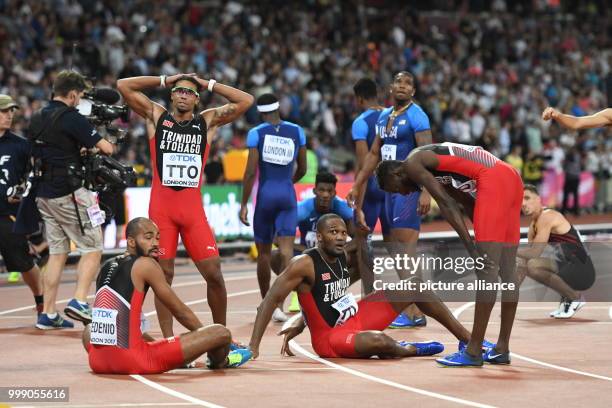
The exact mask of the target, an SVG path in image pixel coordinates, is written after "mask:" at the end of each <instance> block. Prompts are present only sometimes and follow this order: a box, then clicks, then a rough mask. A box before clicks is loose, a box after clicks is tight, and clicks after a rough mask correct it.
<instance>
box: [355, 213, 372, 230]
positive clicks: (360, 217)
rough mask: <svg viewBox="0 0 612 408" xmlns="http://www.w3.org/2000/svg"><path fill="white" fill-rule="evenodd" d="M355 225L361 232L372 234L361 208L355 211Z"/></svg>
mask: <svg viewBox="0 0 612 408" xmlns="http://www.w3.org/2000/svg"><path fill="white" fill-rule="evenodd" d="M355 224H357V227H359V229H360V230H362V231H366V232H370V227H368V224H366V220H365V214H364V213H363V210H362V209H361V208H357V209H355Z"/></svg>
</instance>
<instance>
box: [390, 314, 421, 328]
mask: <svg viewBox="0 0 612 408" xmlns="http://www.w3.org/2000/svg"><path fill="white" fill-rule="evenodd" d="M424 326H427V319H426V318H425V316H420V317H417V318H416V319H414V320H413V319H411V318H410V317H408V316H407V315H405V314H404V313H400V314H398V315H397V317H396V318H395V320H393V322H391V324H390V325H389V328H390V329H405V328H410V327H424Z"/></svg>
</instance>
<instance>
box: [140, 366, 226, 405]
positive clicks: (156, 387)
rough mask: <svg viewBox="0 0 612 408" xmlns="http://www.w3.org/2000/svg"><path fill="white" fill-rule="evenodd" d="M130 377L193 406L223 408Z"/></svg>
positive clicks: (151, 382) (146, 380)
mask: <svg viewBox="0 0 612 408" xmlns="http://www.w3.org/2000/svg"><path fill="white" fill-rule="evenodd" d="M130 377H132V378H134V379H135V380H138V381H140V382H141V383H143V384H145V385H148V386H149V387H151V388H154V389H156V390H158V391H161V392H163V393H164V394H168V395H171V396H173V397H176V398H179V399H182V400H185V401H189V402H191V403H192V404H195V405H199V406H201V407H209V408H223V406H222V405H217V404H213V403H212V402H208V401H203V400H201V399H197V398H195V397H192V396H191V395H187V394H183V393H182V392H178V391H175V390H173V389H172V388H168V387H166V386H164V385H161V384H158V383H156V382H155V381H151V380H148V379H146V378H144V377H143V376H140V375H137V374H132V375H130Z"/></svg>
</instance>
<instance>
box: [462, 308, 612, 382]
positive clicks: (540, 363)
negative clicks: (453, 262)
mask: <svg viewBox="0 0 612 408" xmlns="http://www.w3.org/2000/svg"><path fill="white" fill-rule="evenodd" d="M475 304H476V303H475V302H468V303H466V304H464V305H461V306H460V307H458V308H457V309H455V311H454V312H453V315H454V316H455V318H456V319H459V316H460V315H461V313H463V312H464V311H465V310H467V309H468V308H470V307H471V306H473V305H475ZM510 355H511V356H512V357H515V358H518V359H519V360H524V361H528V362H530V363H533V364H539V365H541V366H544V367H548V368H552V369H555V370H559V371H565V372H568V373H572V374H578V375H583V376H585V377H591V378H597V379H598V380H604V381H612V378H610V377H606V376H604V375H599V374H593V373H589V372H587V371H579V370H574V369H573V368H567V367H562V366H559V365H556V364H550V363H547V362H545V361H540V360H536V359H534V358H531V357H527V356H522V355H520V354H516V353H514V352H511V353H510Z"/></svg>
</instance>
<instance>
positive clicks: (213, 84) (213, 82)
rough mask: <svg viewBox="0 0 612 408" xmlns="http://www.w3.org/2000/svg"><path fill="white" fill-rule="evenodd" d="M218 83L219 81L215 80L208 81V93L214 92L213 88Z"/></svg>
mask: <svg viewBox="0 0 612 408" xmlns="http://www.w3.org/2000/svg"><path fill="white" fill-rule="evenodd" d="M216 83H217V81H215V80H214V79H209V80H208V92H212V91H213V87H214V86H215V84H216Z"/></svg>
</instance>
